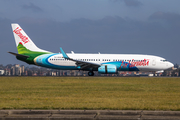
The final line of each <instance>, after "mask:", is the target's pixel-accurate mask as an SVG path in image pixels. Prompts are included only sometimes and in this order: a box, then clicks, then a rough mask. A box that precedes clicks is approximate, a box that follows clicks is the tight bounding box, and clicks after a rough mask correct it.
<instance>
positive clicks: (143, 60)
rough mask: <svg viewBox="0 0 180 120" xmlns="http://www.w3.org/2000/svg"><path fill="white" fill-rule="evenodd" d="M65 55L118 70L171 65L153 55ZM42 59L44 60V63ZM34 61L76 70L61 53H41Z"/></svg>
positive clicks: (160, 67)
mask: <svg viewBox="0 0 180 120" xmlns="http://www.w3.org/2000/svg"><path fill="white" fill-rule="evenodd" d="M67 55H68V56H69V57H70V58H73V59H75V60H79V61H85V62H89V63H96V64H101V65H105V64H107V65H108V64H109V65H116V66H117V69H118V71H161V70H166V69H169V68H171V67H173V64H172V63H170V62H168V61H166V60H165V59H164V58H162V57H158V56H153V55H140V54H74V53H73V54H71V53H70V54H67ZM39 59H40V60H39ZM42 59H44V60H42ZM43 61H46V63H45V62H43ZM35 63H36V64H37V65H40V66H44V65H45V67H50V68H57V69H66V70H67V69H70V70H78V66H77V65H76V62H74V61H71V60H67V59H64V58H63V55H62V54H61V53H59V54H58V53H57V54H46V55H41V56H39V57H37V58H36V59H35ZM122 63H123V64H122ZM128 65H129V66H128ZM135 68H136V69H135Z"/></svg>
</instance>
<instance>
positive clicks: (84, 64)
mask: <svg viewBox="0 0 180 120" xmlns="http://www.w3.org/2000/svg"><path fill="white" fill-rule="evenodd" d="M60 51H61V53H62V55H63V57H64V58H65V59H68V60H71V61H74V62H76V65H77V66H78V68H79V69H87V68H98V67H100V66H101V64H97V63H92V62H86V61H81V60H76V59H73V58H69V57H68V56H67V54H66V53H65V52H64V51H63V49H62V48H61V47H60Z"/></svg>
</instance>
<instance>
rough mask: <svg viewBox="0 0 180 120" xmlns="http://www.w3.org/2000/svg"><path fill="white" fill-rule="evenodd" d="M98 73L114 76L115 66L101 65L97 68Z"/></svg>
mask: <svg viewBox="0 0 180 120" xmlns="http://www.w3.org/2000/svg"><path fill="white" fill-rule="evenodd" d="M98 72H99V73H101V74H116V73H117V67H116V66H115V65H102V66H100V67H99V68H98Z"/></svg>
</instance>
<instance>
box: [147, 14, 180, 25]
mask: <svg viewBox="0 0 180 120" xmlns="http://www.w3.org/2000/svg"><path fill="white" fill-rule="evenodd" d="M149 20H161V21H163V22H167V23H168V24H169V25H172V26H176V27H177V26H178V27H180V14H177V13H170V12H160V11H159V12H155V13H153V14H152V15H151V16H150V17H149Z"/></svg>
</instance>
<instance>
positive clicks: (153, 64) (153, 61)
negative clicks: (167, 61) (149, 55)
mask: <svg viewBox="0 0 180 120" xmlns="http://www.w3.org/2000/svg"><path fill="white" fill-rule="evenodd" d="M155 65H156V59H155V58H153V59H152V66H155Z"/></svg>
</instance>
